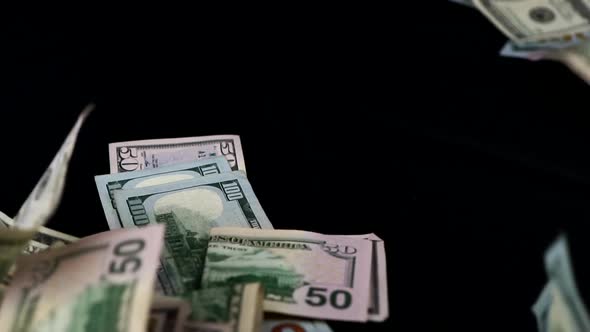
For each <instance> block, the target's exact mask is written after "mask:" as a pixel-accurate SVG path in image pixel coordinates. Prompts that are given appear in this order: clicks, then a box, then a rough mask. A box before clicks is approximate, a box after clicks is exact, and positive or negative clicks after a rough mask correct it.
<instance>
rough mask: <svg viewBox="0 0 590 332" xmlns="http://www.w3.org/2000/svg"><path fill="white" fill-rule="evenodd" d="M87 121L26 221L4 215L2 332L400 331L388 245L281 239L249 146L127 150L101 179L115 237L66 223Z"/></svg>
mask: <svg viewBox="0 0 590 332" xmlns="http://www.w3.org/2000/svg"><path fill="white" fill-rule="evenodd" d="M89 112H90V108H89V110H87V111H85V112H83V113H82V115H81V116H80V118H79V119H78V122H76V125H75V126H74V128H73V129H72V131H71V132H70V134H69V135H68V137H67V139H66V141H65V143H64V144H63V146H62V147H61V149H60V150H59V151H58V153H57V155H56V157H55V158H54V160H53V161H52V163H51V165H50V166H49V168H48V169H47V171H46V172H45V174H44V175H43V176H42V178H41V180H40V181H39V183H38V184H37V186H36V187H35V188H34V190H33V192H32V193H31V195H30V197H29V198H28V199H27V200H26V201H25V203H24V204H23V206H22V208H21V210H20V211H19V213H18V215H17V216H16V217H14V218H10V217H8V216H6V215H5V214H2V213H0V278H1V280H2V281H3V282H2V287H1V288H0V291H1V293H0V298H1V303H0V331H10V332H17V331H18V332H27V331H142V332H143V331H153V332H168V331H172V332H188V331H273V332H278V331H310V332H311V331H317V332H324V331H325V332H328V331H331V328H330V327H329V326H328V324H327V323H326V322H325V320H341V321H355V322H367V321H383V320H385V319H386V318H387V317H388V293H387V272H386V260H385V248H384V243H383V241H382V240H381V239H380V238H378V237H377V236H376V235H375V234H366V235H324V234H318V233H313V232H306V231H300V230H278V229H274V227H273V225H272V224H271V222H270V220H269V219H268V217H267V216H266V214H265V213H264V210H263V209H262V206H261V204H260V202H259V201H258V199H257V198H256V195H255V194H254V190H253V189H252V186H251V184H250V183H249V181H248V178H247V176H246V167H245V163H244V155H243V152H242V147H241V142H240V138H239V136H235V135H220V136H207V137H191V138H179V139H157V140H143V141H132V142H122V143H113V144H111V145H110V146H109V154H110V168H111V174H106V175H98V176H96V177H95V182H96V186H97V189H98V196H99V198H100V202H101V204H102V207H103V210H104V213H105V218H106V222H107V223H108V227H109V228H110V229H111V230H110V231H108V232H103V233H100V234H95V235H92V236H89V237H86V238H83V239H78V238H76V237H73V236H70V235H67V234H63V233H60V232H58V231H54V230H51V229H48V228H45V227H44V226H43V225H44V224H45V223H46V222H47V220H48V219H49V218H50V217H51V216H52V214H53V213H54V211H55V210H56V208H57V206H58V204H59V201H60V197H61V194H62V191H63V187H64V181H65V177H66V171H67V166H68V162H69V159H70V156H71V153H72V151H73V148H74V144H75V142H76V137H77V135H78V131H79V130H80V126H81V124H82V122H83V121H84V119H85V118H86V116H87V115H88V113H89Z"/></svg>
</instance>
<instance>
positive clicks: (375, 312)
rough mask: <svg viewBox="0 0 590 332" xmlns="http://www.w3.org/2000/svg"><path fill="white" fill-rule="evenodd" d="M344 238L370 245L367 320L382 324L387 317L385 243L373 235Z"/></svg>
mask: <svg viewBox="0 0 590 332" xmlns="http://www.w3.org/2000/svg"><path fill="white" fill-rule="evenodd" d="M345 237H351V238H357V239H365V240H367V241H370V243H371V251H372V255H371V256H372V260H371V286H370V289H369V292H370V293H369V320H371V321H378V322H382V321H384V320H385V319H387V317H389V299H388V293H387V260H386V259H385V243H384V242H383V240H381V239H380V238H379V237H378V236H377V235H375V234H372V233H371V234H366V235H345Z"/></svg>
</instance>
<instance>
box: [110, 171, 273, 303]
mask: <svg viewBox="0 0 590 332" xmlns="http://www.w3.org/2000/svg"><path fill="white" fill-rule="evenodd" d="M115 202H116V205H117V211H118V212H119V216H120V218H121V223H122V224H123V227H125V228H131V227H141V226H145V225H149V224H165V225H166V236H165V239H164V242H165V246H164V249H163V251H162V258H161V259H162V264H161V267H160V269H159V270H158V280H159V287H161V288H160V289H159V290H158V291H159V292H161V293H164V294H165V295H182V294H185V293H186V292H188V291H191V290H193V289H196V288H198V287H199V285H200V279H201V274H202V270H203V265H204V260H205V252H206V251H207V241H208V239H209V229H210V228H212V227H228V226H233V227H247V228H272V225H271V223H270V221H269V220H268V218H267V217H266V214H265V213H264V211H263V210H262V207H261V206H260V204H259V203H258V199H257V198H256V196H255V195H254V191H253V190H252V187H251V186H250V184H249V183H248V180H247V178H246V177H245V176H244V175H243V174H242V173H241V172H239V171H236V172H231V173H223V174H219V175H209V176H205V177H202V178H197V179H193V180H186V181H182V182H175V183H167V184H163V185H158V186H152V187H145V188H139V189H128V190H117V191H115Z"/></svg>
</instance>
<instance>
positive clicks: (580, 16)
mask: <svg viewBox="0 0 590 332" xmlns="http://www.w3.org/2000/svg"><path fill="white" fill-rule="evenodd" d="M451 1H453V2H457V3H461V4H464V5H467V6H471V7H474V8H477V9H478V10H479V11H480V12H481V13H482V14H484V16H485V17H487V18H488V19H489V20H490V21H491V22H492V23H493V24H494V25H495V26H496V27H497V28H498V29H499V30H500V31H502V32H503V33H504V34H505V35H506V36H507V37H508V38H509V41H508V42H507V43H506V45H504V47H503V48H502V50H501V51H500V54H501V55H502V56H505V57H514V58H522V59H528V60H532V61H536V60H543V59H546V60H555V61H560V62H562V63H563V64H565V65H566V66H568V67H569V68H570V69H571V70H572V71H573V72H574V73H576V74H577V75H578V76H579V77H581V78H582V79H583V80H584V81H586V82H587V83H590V2H588V1H577V0H553V1H547V0H451Z"/></svg>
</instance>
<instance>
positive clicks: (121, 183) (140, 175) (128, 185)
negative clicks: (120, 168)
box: [94, 157, 231, 229]
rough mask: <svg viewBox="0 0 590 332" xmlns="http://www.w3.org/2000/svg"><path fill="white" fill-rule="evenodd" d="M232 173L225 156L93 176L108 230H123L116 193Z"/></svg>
mask: <svg viewBox="0 0 590 332" xmlns="http://www.w3.org/2000/svg"><path fill="white" fill-rule="evenodd" d="M227 172H231V168H230V166H229V163H228V162H227V160H226V159H225V157H215V158H209V159H203V160H199V161H192V162H189V163H182V164H174V165H170V166H164V167H160V168H148V169H144V170H142V171H135V172H125V173H115V174H106V175H97V176H95V177H94V180H95V182H96V188H97V189H98V195H99V197H100V202H101V203H102V209H103V210H104V214H105V216H106V218H107V222H108V224H109V228H110V229H117V228H121V227H123V225H122V224H121V221H120V220H119V215H118V213H117V206H116V203H115V195H114V192H115V190H121V189H135V188H144V187H149V186H155V185H160V184H166V183H171V182H178V181H184V180H190V179H194V178H200V177H202V176H207V175H212V174H219V173H227Z"/></svg>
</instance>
